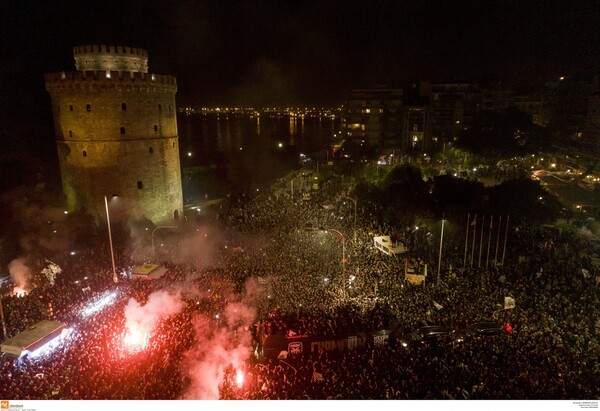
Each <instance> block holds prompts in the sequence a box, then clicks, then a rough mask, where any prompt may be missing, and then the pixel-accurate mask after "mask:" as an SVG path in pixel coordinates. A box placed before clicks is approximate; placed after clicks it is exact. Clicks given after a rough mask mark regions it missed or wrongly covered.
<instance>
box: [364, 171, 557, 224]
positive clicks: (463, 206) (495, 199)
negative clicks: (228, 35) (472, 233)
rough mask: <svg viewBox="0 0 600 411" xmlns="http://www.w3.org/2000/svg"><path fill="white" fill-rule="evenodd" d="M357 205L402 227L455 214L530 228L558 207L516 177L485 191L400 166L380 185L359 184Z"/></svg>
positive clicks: (551, 215)
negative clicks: (520, 223)
mask: <svg viewBox="0 0 600 411" xmlns="http://www.w3.org/2000/svg"><path fill="white" fill-rule="evenodd" d="M355 193H358V196H359V197H360V200H359V201H360V204H361V206H362V207H364V209H365V210H367V211H368V212H370V213H371V214H372V215H377V216H380V218H381V219H382V222H385V223H387V224H391V225H403V224H405V223H406V222H407V221H412V220H414V219H415V218H417V219H423V218H430V217H434V218H435V217H436V216H438V218H439V216H440V215H441V214H442V213H443V212H445V213H446V216H447V217H449V218H452V216H457V217H458V216H460V218H463V216H464V214H466V213H468V212H471V213H473V212H481V213H485V214H494V215H500V214H502V215H507V214H508V215H510V216H511V219H514V220H515V221H516V220H523V221H527V222H529V223H533V224H540V223H549V222H553V221H555V220H556V219H557V218H558V217H559V216H560V213H561V210H562V207H561V205H560V203H559V202H558V199H557V198H556V197H554V196H552V195H551V194H549V193H548V192H546V191H545V190H544V189H543V187H542V186H541V185H540V184H539V182H537V181H533V180H531V179H529V178H520V179H513V180H508V181H505V182H504V183H502V184H500V185H497V186H494V187H489V188H486V187H484V185H483V184H482V183H480V182H477V181H471V180H466V179H462V178H456V177H452V176H450V175H442V176H437V177H434V178H432V179H430V180H428V181H425V180H423V176H422V174H421V172H420V170H419V169H418V168H415V167H413V166H409V165H401V166H397V167H395V168H394V169H392V170H391V171H390V172H389V173H388V175H387V176H386V177H385V178H384V180H383V181H382V182H381V183H380V184H377V183H369V182H366V181H362V182H359V183H358V184H357V186H356V188H355Z"/></svg>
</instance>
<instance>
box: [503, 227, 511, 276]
mask: <svg viewBox="0 0 600 411" xmlns="http://www.w3.org/2000/svg"><path fill="white" fill-rule="evenodd" d="M509 220H510V216H509V215H507V216H506V232H505V233H504V247H503V248H502V265H504V256H505V255H506V238H507V237H508V222H509Z"/></svg>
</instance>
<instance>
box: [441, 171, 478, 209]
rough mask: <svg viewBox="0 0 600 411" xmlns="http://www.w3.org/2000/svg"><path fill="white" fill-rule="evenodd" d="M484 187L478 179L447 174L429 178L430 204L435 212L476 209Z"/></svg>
mask: <svg viewBox="0 0 600 411" xmlns="http://www.w3.org/2000/svg"><path fill="white" fill-rule="evenodd" d="M485 193H486V190H485V187H484V186H483V184H482V183H480V182H478V181H472V180H465V179H463V178H457V177H453V176H451V175H449V174H445V175H441V176H438V177H434V178H433V179H432V180H431V198H432V206H433V207H435V209H436V212H437V213H438V214H440V213H441V212H444V211H445V212H448V213H450V214H454V213H455V212H456V213H460V214H463V213H467V212H469V211H470V210H477V209H479V208H480V207H481V205H482V200H483V199H484V197H485Z"/></svg>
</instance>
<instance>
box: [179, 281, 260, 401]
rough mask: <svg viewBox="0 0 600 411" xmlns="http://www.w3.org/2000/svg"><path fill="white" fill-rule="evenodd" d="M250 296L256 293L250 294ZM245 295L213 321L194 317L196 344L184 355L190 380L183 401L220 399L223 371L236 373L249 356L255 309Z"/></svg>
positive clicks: (202, 316) (199, 316) (205, 317)
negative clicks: (232, 369) (235, 370)
mask: <svg viewBox="0 0 600 411" xmlns="http://www.w3.org/2000/svg"><path fill="white" fill-rule="evenodd" d="M251 295H252V297H256V295H257V294H256V292H255V291H253V292H252V293H251ZM246 296H248V293H247V294H246ZM246 296H244V298H243V299H242V301H234V302H231V303H229V304H228V305H227V306H226V307H225V308H224V310H223V312H222V313H218V314H215V316H214V317H212V318H211V317H209V316H208V315H200V314H199V315H197V316H196V317H195V318H194V327H195V331H196V344H195V345H194V346H193V347H192V348H191V349H190V350H188V351H187V352H186V353H185V354H184V356H183V363H184V364H183V369H185V370H187V373H188V377H189V380H190V385H189V387H188V389H187V391H186V392H185V394H184V398H185V399H195V400H215V399H219V388H220V387H221V386H222V384H223V381H224V378H225V372H226V370H227V369H228V368H229V367H233V368H235V369H238V370H239V369H240V367H242V365H243V364H244V362H245V361H246V360H247V359H248V358H249V357H250V355H251V353H252V335H251V331H250V330H251V326H252V323H253V321H254V318H255V316H256V309H255V308H254V307H252V306H251V304H250V303H251V300H249V299H248V298H246ZM217 316H218V317H217Z"/></svg>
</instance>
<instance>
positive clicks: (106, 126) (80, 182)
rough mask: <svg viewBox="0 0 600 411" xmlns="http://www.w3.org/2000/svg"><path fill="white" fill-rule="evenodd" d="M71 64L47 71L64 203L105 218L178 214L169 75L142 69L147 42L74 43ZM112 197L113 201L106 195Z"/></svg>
mask: <svg viewBox="0 0 600 411" xmlns="http://www.w3.org/2000/svg"><path fill="white" fill-rule="evenodd" d="M73 55H74V57H75V65H76V68H77V71H74V72H59V73H48V74H46V75H45V81H46V90H47V91H48V92H49V93H50V97H51V99H52V111H53V116H54V125H55V129H56V145H57V149H58V156H59V160H60V171H61V177H62V184H63V190H64V193H65V195H66V198H67V208H68V210H70V211H73V210H77V209H81V208H85V209H87V210H88V211H90V212H91V213H92V214H94V215H96V216H98V217H102V216H104V215H105V206H104V196H107V197H108V198H111V197H112V196H113V195H114V194H116V195H117V196H118V199H119V200H118V204H119V207H118V208H115V214H116V215H115V216H113V211H112V208H111V219H113V218H116V219H124V218H141V217H144V216H145V217H147V218H149V219H150V220H152V221H153V222H154V223H155V224H159V223H165V222H172V221H174V220H176V219H178V218H179V217H181V216H182V212H183V196H182V189H181V169H180V164H179V141H178V140H179V139H178V135H177V120H176V110H175V93H176V91H177V83H176V80H175V78H174V77H171V76H162V75H157V74H149V73H148V54H147V52H146V50H143V49H139V48H130V47H113V46H104V45H87V46H79V47H75V48H74V49H73ZM111 204H112V203H111Z"/></svg>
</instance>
